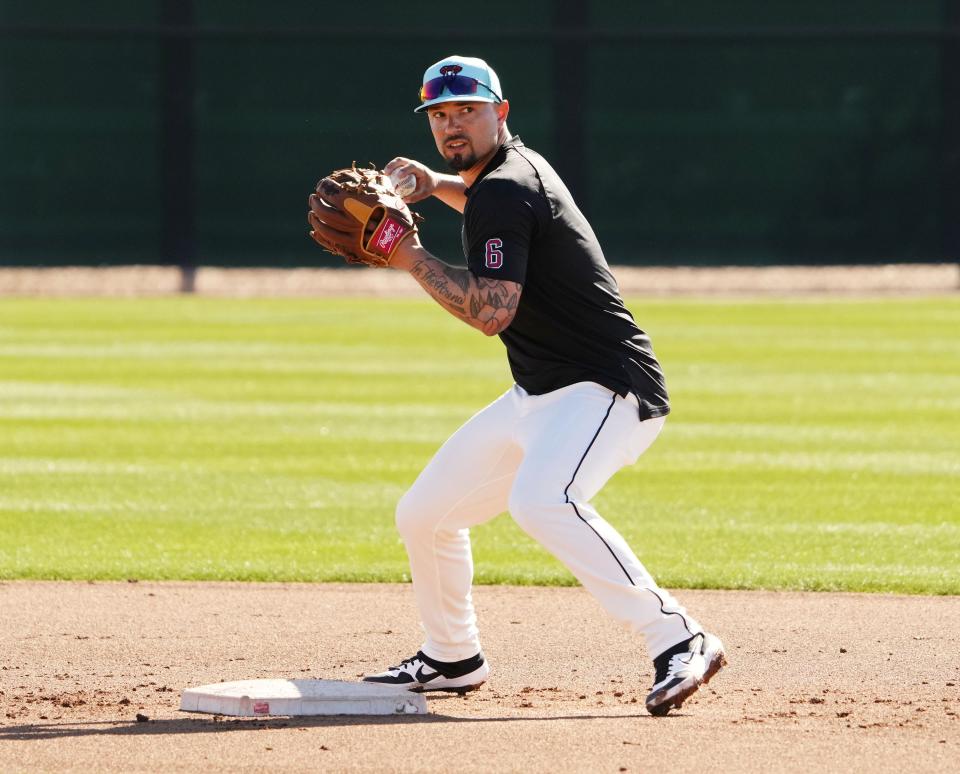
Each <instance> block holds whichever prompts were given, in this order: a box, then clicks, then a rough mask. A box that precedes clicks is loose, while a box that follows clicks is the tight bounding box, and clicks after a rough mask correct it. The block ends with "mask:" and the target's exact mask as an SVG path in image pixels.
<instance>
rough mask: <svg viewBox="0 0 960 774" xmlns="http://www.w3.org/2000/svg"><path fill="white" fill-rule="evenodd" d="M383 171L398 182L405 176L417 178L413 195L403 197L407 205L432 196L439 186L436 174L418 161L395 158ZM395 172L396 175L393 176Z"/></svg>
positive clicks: (400, 157)
mask: <svg viewBox="0 0 960 774" xmlns="http://www.w3.org/2000/svg"><path fill="white" fill-rule="evenodd" d="M383 171H384V172H386V173H387V174H388V175H391V176H395V177H396V179H398V180H401V179H403V178H405V177H406V176H407V175H413V176H414V177H416V178H417V187H416V188H415V189H414V191H413V193H412V194H410V195H409V196H404V197H403V200H404V201H405V202H406V203H407V204H415V203H416V202H420V201H423V200H424V199H426V198H428V197H430V196H432V195H433V192H434V191H436V190H437V186H438V185H439V184H440V180H439V178H438V176H437V173H436V172H434V171H433V170H432V169H430V168H429V167H427V166H426V165H424V164H421V163H420V162H419V161H414V160H413V159H406V158H404V157H403V156H397V158H395V159H393V160H392V161H391V162H390V163H389V164H387V165H386V166H385V167H384V168H383ZM395 172H396V173H397V174H396V175H394V173H395Z"/></svg>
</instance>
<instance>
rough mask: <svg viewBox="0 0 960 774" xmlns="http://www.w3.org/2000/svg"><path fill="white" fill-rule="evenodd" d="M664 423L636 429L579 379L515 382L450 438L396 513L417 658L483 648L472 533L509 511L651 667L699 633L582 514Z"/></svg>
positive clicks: (612, 537)
mask: <svg viewBox="0 0 960 774" xmlns="http://www.w3.org/2000/svg"><path fill="white" fill-rule="evenodd" d="M663 423H664V418H663V417H658V418H655V419H648V420H646V421H643V422H641V421H640V419H639V417H638V413H637V402H636V398H634V397H633V396H632V395H631V396H628V398H622V397H620V396H619V395H616V394H614V393H613V392H611V391H610V390H608V389H606V388H605V387H602V386H600V385H599V384H595V383H593V382H579V383H577V384H572V385H570V386H568V387H564V388H563V389H560V390H555V391H554V392H550V393H546V394H544V395H529V394H528V393H527V392H526V391H525V390H523V389H522V388H521V387H519V386H517V385H514V386H513V388H511V389H510V390H508V391H507V392H506V393H504V394H503V395H502V396H501V397H499V398H498V399H497V400H495V401H494V402H493V403H491V404H490V405H489V406H487V407H486V408H484V409H483V410H482V411H480V412H479V413H477V414H476V415H474V416H473V417H472V418H471V419H470V420H468V421H467V423H466V424H465V425H463V426H462V427H461V428H460V429H459V430H457V432H455V433H454V434H453V435H452V436H451V437H450V438H449V439H448V440H447V442H446V443H445V444H444V445H443V446H442V447H441V448H440V450H439V451H438V452H437V453H436V455H435V456H434V457H433V459H432V460H431V461H430V463H429V464H428V465H427V467H426V468H424V470H423V472H422V473H421V474H420V476H419V477H418V478H417V480H416V481H415V482H414V484H413V486H412V487H411V488H410V490H409V491H408V492H407V493H406V494H405V495H404V496H403V497H402V498H401V499H400V502H399V503H398V505H397V528H398V529H399V531H400V535H401V536H402V538H403V541H404V544H405V545H406V548H407V554H408V555H409V557H410V570H411V576H412V580H413V590H414V595H415V597H416V601H417V607H418V608H419V611H420V616H421V619H422V621H423V628H424V630H425V632H426V637H427V638H426V642H425V643H424V645H423V648H422V649H423V652H424V653H425V654H427V655H428V656H430V657H431V658H435V659H437V660H439V661H460V660H462V659H465V658H469V657H470V656H473V655H474V654H476V653H477V652H479V651H480V639H479V632H478V629H477V619H476V614H475V612H474V609H473V602H472V599H471V585H472V582H473V557H472V554H471V551H470V533H469V528H470V527H472V526H474V525H476V524H481V523H483V522H485V521H488V520H489V519H492V518H493V517H494V516H496V515H498V514H499V513H502V512H503V511H505V510H509V511H510V514H511V515H512V516H513V519H514V520H515V521H516V522H517V524H519V525H520V527H521V528H522V529H523V530H524V531H526V532H527V533H528V534H529V535H530V536H531V537H533V538H534V539H535V540H537V541H538V542H539V543H540V544H541V545H543V546H544V547H545V548H546V549H547V550H548V551H550V552H551V553H552V554H553V555H554V556H556V557H557V558H558V559H559V560H560V561H561V562H563V563H564V564H565V565H566V566H567V567H568V568H569V570H570V572H572V573H573V574H574V576H576V578H577V579H578V580H579V581H580V583H582V584H583V586H584V588H586V589H587V591H589V592H590V593H591V594H593V596H594V597H596V598H597V600H598V601H599V602H600V604H601V605H603V607H604V608H605V609H606V610H607V611H608V612H609V613H610V614H611V615H613V616H614V617H615V618H616V619H618V620H619V621H622V622H624V623H625V624H627V625H629V626H631V627H632V628H633V629H634V631H637V632H639V633H641V634H643V635H644V637H645V638H646V643H647V649H648V651H649V654H650V657H651V658H653V657H656V656H658V655H659V654H660V653H662V652H663V651H665V650H666V649H667V648H669V647H671V646H672V645H676V644H677V643H679V642H683V641H684V640H687V639H689V638H690V637H691V636H692V635H693V634H695V633H697V632H700V631H702V630H701V628H700V625H699V624H698V623H697V622H696V621H694V620H693V619H692V618H690V616H689V615H688V614H687V612H686V611H685V610H684V609H683V607H681V606H680V605H679V603H678V602H677V601H676V600H675V599H674V598H673V597H672V596H671V595H670V594H669V593H668V592H666V591H664V590H663V589H660V588H659V587H658V586H657V585H656V583H654V581H653V578H651V577H650V574H649V573H648V572H647V571H646V569H644V567H643V565H642V564H641V563H640V560H639V559H637V557H636V556H635V555H634V553H633V551H631V550H630V547H629V546H628V545H627V543H626V541H624V539H623V538H622V537H621V536H620V534H619V533H618V532H617V531H616V530H615V529H614V528H613V527H611V526H610V525H609V524H608V523H607V522H606V521H604V519H603V518H601V517H600V515H599V514H598V513H597V512H596V510H594V508H593V506H591V505H590V499H591V498H592V497H593V496H594V495H595V494H596V493H597V492H598V491H600V489H601V488H602V487H603V485H604V484H606V483H607V481H608V479H609V478H610V477H611V476H612V475H613V474H614V473H616V472H617V471H618V470H619V469H620V468H621V467H623V466H624V465H632V464H633V463H634V462H636V460H637V458H638V457H639V456H640V455H641V454H642V453H643V452H644V451H645V450H646V449H647V447H649V446H650V444H652V443H653V441H654V440H655V439H656V437H657V435H658V434H659V433H660V430H661V428H662V427H663Z"/></svg>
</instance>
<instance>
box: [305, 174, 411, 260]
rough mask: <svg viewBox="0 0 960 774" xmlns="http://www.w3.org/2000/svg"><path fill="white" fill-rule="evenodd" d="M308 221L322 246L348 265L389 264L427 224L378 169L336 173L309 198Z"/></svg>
mask: <svg viewBox="0 0 960 774" xmlns="http://www.w3.org/2000/svg"><path fill="white" fill-rule="evenodd" d="M309 202H310V212H309V213H308V214H307V222H308V223H309V224H310V228H311V229H313V230H312V231H311V232H310V236H311V237H313V239H314V241H315V242H316V243H317V244H319V245H320V246H321V247H323V248H325V249H327V250H329V251H330V252H331V253H334V254H335V255H341V256H343V257H344V258H346V259H347V262H348V263H363V264H366V265H367V266H387V265H388V264H389V263H390V258H391V257H392V256H393V254H394V252H396V250H397V247H399V246H400V243H401V242H402V241H403V240H404V239H406V238H407V237H409V236H411V235H412V234H415V233H416V232H417V224H418V223H419V222H421V221H422V220H423V218H421V217H420V216H419V215H417V214H416V213H413V212H410V209H409V208H408V207H407V205H406V204H405V203H404V201H403V199H401V198H400V197H399V196H397V194H396V191H394V189H393V184H392V183H391V182H390V178H389V177H388V176H387V175H385V174H383V172H380V171H379V170H377V169H363V168H361V169H357V165H356V162H354V164H353V166H352V167H351V168H350V169H337V170H335V171H333V172H331V173H330V174H329V175H327V176H326V177H325V178H323V180H321V181H320V182H319V183H317V191H316V193H314V194H311V195H310V199H309Z"/></svg>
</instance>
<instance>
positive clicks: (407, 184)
mask: <svg viewBox="0 0 960 774" xmlns="http://www.w3.org/2000/svg"><path fill="white" fill-rule="evenodd" d="M390 182H391V183H393V189H394V190H395V191H396V192H397V196H399V197H400V198H401V199H402V198H403V197H405V196H409V195H410V194H412V193H413V192H414V191H416V190H417V176H416V175H415V174H413V172H411V173H410V174H409V175H407V176H406V177H401V176H400V175H399V174H398V173H397V172H394V173H393V174H391V175H390Z"/></svg>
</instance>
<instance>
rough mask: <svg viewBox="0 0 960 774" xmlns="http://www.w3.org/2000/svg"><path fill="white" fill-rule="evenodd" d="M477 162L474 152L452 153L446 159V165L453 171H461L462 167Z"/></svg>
mask: <svg viewBox="0 0 960 774" xmlns="http://www.w3.org/2000/svg"><path fill="white" fill-rule="evenodd" d="M476 163H477V156H476V154H474V153H467V154H466V155H464V154H463V153H457V154H454V156H453V157H452V158H449V159H447V166H448V167H450V169H452V170H453V171H454V172H461V171H463V170H464V169H470V167H472V166H473V165H474V164H476Z"/></svg>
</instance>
